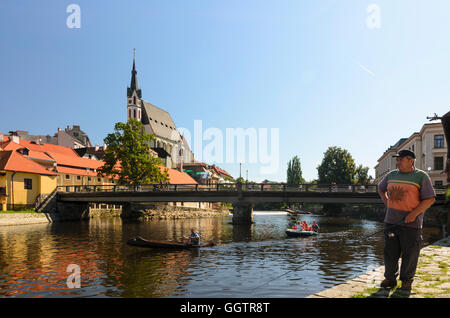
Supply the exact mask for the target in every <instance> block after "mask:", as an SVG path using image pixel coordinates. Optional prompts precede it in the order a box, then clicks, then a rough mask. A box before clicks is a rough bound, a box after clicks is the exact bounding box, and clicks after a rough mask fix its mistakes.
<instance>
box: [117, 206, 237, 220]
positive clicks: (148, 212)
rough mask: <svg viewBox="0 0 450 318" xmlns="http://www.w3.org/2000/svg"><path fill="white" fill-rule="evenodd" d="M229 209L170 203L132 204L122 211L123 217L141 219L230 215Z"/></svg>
mask: <svg viewBox="0 0 450 318" xmlns="http://www.w3.org/2000/svg"><path fill="white" fill-rule="evenodd" d="M229 214H230V213H229V210H226V209H225V210H213V209H199V208H189V207H178V206H168V205H158V204H155V205H148V204H147V205H134V204H132V205H130V206H128V207H126V208H125V209H124V211H123V212H122V215H121V216H122V218H132V219H139V220H163V219H187V218H199V217H213V216H228V215H229Z"/></svg>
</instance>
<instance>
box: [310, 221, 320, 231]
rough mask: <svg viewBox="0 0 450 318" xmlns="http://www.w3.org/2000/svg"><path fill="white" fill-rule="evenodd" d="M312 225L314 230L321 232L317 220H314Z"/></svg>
mask: <svg viewBox="0 0 450 318" xmlns="http://www.w3.org/2000/svg"><path fill="white" fill-rule="evenodd" d="M311 227H312V230H313V231H314V232H319V226H318V225H317V224H316V221H313V224H312V226H311Z"/></svg>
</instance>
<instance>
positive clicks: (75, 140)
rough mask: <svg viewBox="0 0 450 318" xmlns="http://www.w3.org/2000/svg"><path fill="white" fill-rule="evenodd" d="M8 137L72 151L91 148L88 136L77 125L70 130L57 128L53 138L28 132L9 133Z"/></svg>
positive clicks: (68, 127) (69, 128) (68, 128)
mask: <svg viewBox="0 0 450 318" xmlns="http://www.w3.org/2000/svg"><path fill="white" fill-rule="evenodd" d="M8 135H9V136H16V137H19V138H20V139H21V140H28V141H34V142H36V143H45V144H53V145H59V146H64V147H69V148H74V149H77V148H84V147H92V145H91V142H90V140H89V137H88V135H87V134H86V133H85V132H84V131H82V130H81V129H80V126H77V125H73V127H72V128H71V127H70V126H67V128H66V129H64V130H62V129H61V128H58V130H57V132H56V133H55V134H54V135H53V137H52V136H50V135H30V134H29V133H28V131H25V130H16V131H10V132H9V134H8Z"/></svg>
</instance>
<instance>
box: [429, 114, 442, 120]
mask: <svg viewBox="0 0 450 318" xmlns="http://www.w3.org/2000/svg"><path fill="white" fill-rule="evenodd" d="M427 119H429V120H430V121H433V120H439V119H442V117H439V116H438V114H436V113H434V116H433V117H428V116H427Z"/></svg>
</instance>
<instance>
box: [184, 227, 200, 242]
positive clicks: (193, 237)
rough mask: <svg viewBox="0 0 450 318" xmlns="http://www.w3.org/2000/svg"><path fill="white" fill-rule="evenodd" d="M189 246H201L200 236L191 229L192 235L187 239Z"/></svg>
mask: <svg viewBox="0 0 450 318" xmlns="http://www.w3.org/2000/svg"><path fill="white" fill-rule="evenodd" d="M187 244H190V245H200V235H199V234H198V233H197V231H196V230H195V228H192V229H191V235H189V237H188V238H187Z"/></svg>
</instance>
